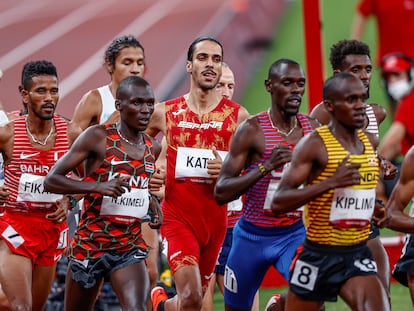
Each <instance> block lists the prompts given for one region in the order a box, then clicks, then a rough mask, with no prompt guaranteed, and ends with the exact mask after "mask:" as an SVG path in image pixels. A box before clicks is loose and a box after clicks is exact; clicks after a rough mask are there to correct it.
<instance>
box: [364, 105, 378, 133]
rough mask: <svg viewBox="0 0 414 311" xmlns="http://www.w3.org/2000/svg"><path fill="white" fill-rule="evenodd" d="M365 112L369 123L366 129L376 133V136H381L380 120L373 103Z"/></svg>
mask: <svg viewBox="0 0 414 311" xmlns="http://www.w3.org/2000/svg"><path fill="white" fill-rule="evenodd" d="M365 113H366V114H367V117H368V125H367V127H366V129H365V131H367V132H369V133H372V134H374V135H375V136H377V137H378V136H379V130H378V122H377V118H376V117H375V113H374V109H373V108H372V106H371V105H367V107H366V109H365Z"/></svg>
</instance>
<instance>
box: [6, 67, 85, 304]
mask: <svg viewBox="0 0 414 311" xmlns="http://www.w3.org/2000/svg"><path fill="white" fill-rule="evenodd" d="M21 95H22V99H23V103H24V104H25V105H27V110H28V114H27V115H24V116H20V117H18V118H17V119H15V120H13V121H12V122H9V123H8V124H7V125H5V126H4V127H2V128H0V150H1V152H2V154H3V157H4V161H5V187H6V190H7V191H6V192H2V193H1V194H2V197H3V198H2V200H3V202H5V204H4V205H3V206H4V214H3V216H2V217H1V218H0V233H1V240H0V262H1V263H2V264H1V265H0V283H1V284H2V288H3V290H4V292H5V294H6V296H7V298H8V300H9V303H10V309H11V310H39V311H40V310H43V307H44V305H45V303H46V300H47V297H48V294H49V291H50V288H51V285H52V281H53V279H54V276H55V266H56V263H57V261H58V260H59V258H60V257H61V255H62V252H63V251H64V249H65V248H66V244H67V233H68V232H67V231H68V230H67V224H66V221H65V219H66V213H67V207H68V199H67V198H66V197H62V195H58V194H54V193H50V192H45V190H44V188H43V180H44V176H45V175H46V174H47V173H48V172H49V170H50V169H51V167H52V166H53V165H54V164H55V162H56V161H57V160H58V159H59V158H60V157H61V156H63V154H64V153H65V152H66V151H67V150H68V148H69V146H70V144H71V143H72V142H73V141H74V139H75V138H76V136H77V135H78V134H79V133H80V129H79V128H77V127H76V126H74V125H68V123H67V122H66V120H64V119H63V118H61V117H58V116H56V115H55V114H54V112H55V109H56V105H57V102H58V100H59V88H58V77H57V72H56V68H55V66H54V65H53V64H52V63H50V62H48V61H34V62H29V63H27V64H26V65H25V66H24V68H23V72H22V90H21Z"/></svg>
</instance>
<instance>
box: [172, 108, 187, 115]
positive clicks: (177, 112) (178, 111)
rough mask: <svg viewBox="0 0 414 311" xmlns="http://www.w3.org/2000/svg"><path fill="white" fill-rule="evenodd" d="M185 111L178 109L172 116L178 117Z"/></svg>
mask: <svg viewBox="0 0 414 311" xmlns="http://www.w3.org/2000/svg"><path fill="white" fill-rule="evenodd" d="M185 111H186V110H185V109H178V110H177V111H173V112H172V114H173V115H174V116H178V115H179V114H180V113H182V112H185Z"/></svg>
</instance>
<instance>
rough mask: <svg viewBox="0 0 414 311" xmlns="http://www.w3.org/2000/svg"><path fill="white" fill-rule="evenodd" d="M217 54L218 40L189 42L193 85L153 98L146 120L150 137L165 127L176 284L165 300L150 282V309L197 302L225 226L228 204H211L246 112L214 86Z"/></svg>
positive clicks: (167, 234)
mask: <svg viewBox="0 0 414 311" xmlns="http://www.w3.org/2000/svg"><path fill="white" fill-rule="evenodd" d="M222 61H223V49H222V46H221V44H220V42H218V41H217V40H216V39H213V38H210V37H200V38H197V39H196V40H195V41H193V43H192V44H191V45H190V48H189V50H188V55H187V64H186V70H187V72H188V73H189V74H190V78H191V80H190V81H191V86H190V92H189V93H188V94H186V95H184V96H180V97H178V98H176V99H172V100H169V101H166V102H163V103H159V104H157V105H156V107H155V111H154V114H153V116H152V118H151V122H150V125H149V127H148V133H150V134H151V135H152V136H155V135H156V134H157V133H158V132H160V131H161V132H163V133H164V135H165V136H166V140H167V144H168V147H167V176H166V184H165V199H164V201H163V203H162V208H163V212H164V217H165V221H164V224H163V226H162V227H161V234H162V236H163V238H164V239H165V240H166V242H167V243H168V244H167V245H168V262H169V265H170V268H171V270H172V272H173V276H174V280H175V285H176V290H177V295H176V296H175V297H173V298H172V299H169V300H167V298H168V297H167V295H166V294H165V292H164V291H163V289H162V288H160V287H156V288H154V289H153V291H152V295H151V298H152V302H153V304H154V309H155V310H163V309H165V310H190V309H191V310H195V309H200V308H201V304H202V297H203V293H204V292H205V290H206V289H207V285H208V282H209V279H210V278H211V275H212V273H213V271H214V266H215V264H216V260H217V256H218V253H219V250H220V247H221V245H222V243H223V239H224V235H225V233H226V226H227V207H226V205H224V206H220V205H218V204H217V203H216V201H215V200H214V197H213V190H214V185H215V181H216V178H217V176H218V173H219V171H220V168H221V162H222V158H223V157H224V156H225V154H226V152H227V151H228V150H229V146H230V142H231V139H232V137H233V134H234V132H235V130H236V127H237V125H238V124H239V123H240V122H241V121H243V120H245V119H246V118H247V117H248V116H249V114H248V112H247V110H246V109H244V108H243V107H241V106H240V105H239V104H237V103H235V102H232V101H230V100H228V99H226V98H222V96H220V95H219V94H218V92H217V91H216V90H215V87H216V85H217V83H218V81H219V79H220V76H221V68H222Z"/></svg>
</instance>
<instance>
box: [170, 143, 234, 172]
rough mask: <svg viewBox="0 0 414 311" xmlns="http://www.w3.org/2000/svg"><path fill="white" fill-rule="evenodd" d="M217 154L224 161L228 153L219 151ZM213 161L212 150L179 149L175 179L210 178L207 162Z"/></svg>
mask: <svg viewBox="0 0 414 311" xmlns="http://www.w3.org/2000/svg"><path fill="white" fill-rule="evenodd" d="M217 152H218V153H219V155H220V157H221V158H222V159H224V158H225V157H226V155H227V151H221V150H217ZM213 159H214V155H213V151H212V150H210V149H199V148H187V147H178V149H177V162H176V165H175V178H183V177H203V178H210V175H209V174H208V173H207V161H208V160H213Z"/></svg>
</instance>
